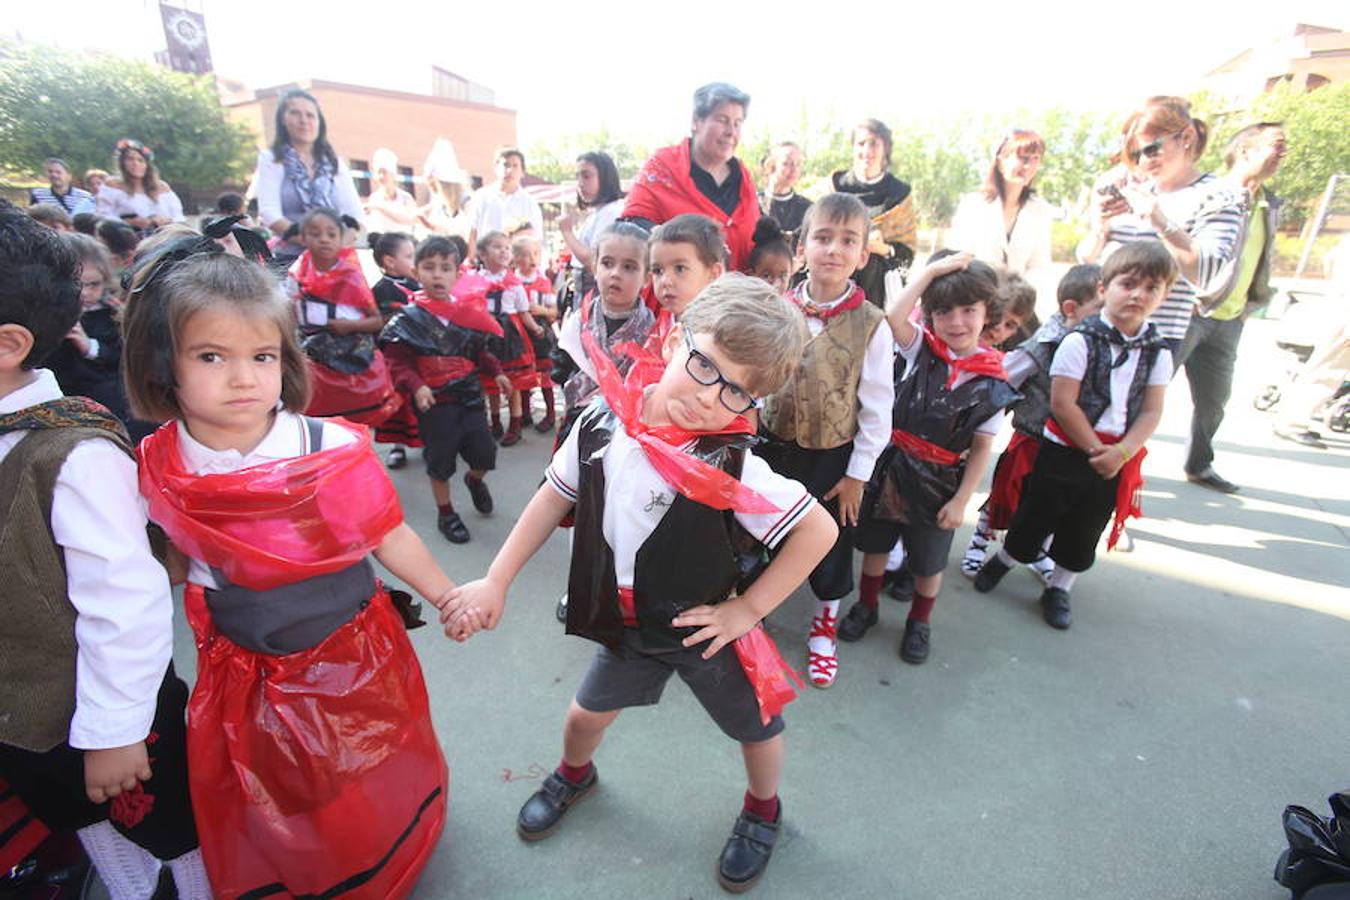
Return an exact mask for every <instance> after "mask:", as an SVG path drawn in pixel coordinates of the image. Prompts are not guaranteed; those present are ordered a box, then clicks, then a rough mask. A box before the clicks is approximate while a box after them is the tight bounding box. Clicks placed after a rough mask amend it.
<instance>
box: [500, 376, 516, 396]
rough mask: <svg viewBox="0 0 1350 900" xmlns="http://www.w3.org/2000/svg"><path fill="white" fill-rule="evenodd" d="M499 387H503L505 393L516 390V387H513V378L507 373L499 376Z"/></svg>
mask: <svg viewBox="0 0 1350 900" xmlns="http://www.w3.org/2000/svg"><path fill="white" fill-rule="evenodd" d="M497 387H499V388H501V391H502V393H503V394H508V395H509V394H510V393H511V391H512V390H514V388H512V387H511V379H509V378H507V377H506V376H505V375H498V376H497Z"/></svg>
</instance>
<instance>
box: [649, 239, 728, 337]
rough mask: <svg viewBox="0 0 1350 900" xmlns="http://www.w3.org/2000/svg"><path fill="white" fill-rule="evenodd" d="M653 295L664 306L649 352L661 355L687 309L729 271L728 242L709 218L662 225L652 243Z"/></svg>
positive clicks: (650, 257) (650, 245)
mask: <svg viewBox="0 0 1350 900" xmlns="http://www.w3.org/2000/svg"><path fill="white" fill-rule="evenodd" d="M647 255H648V258H649V260H650V269H651V277H652V295H653V296H654V297H655V299H656V302H657V303H658V304H660V306H661V313H660V315H659V316H658V317H657V322H656V328H655V330H654V331H653V332H652V335H651V338H650V339H649V340H648V342H647V343H648V349H651V350H653V351H654V352H658V353H659V352H660V346H661V342H662V341H664V340H665V339H666V336H667V335H668V334H670V332H671V330H672V329H674V327H675V323H676V322H678V321H679V319H680V314H681V313H683V312H684V310H685V307H687V306H688V305H689V304H690V303H692V302H694V298H695V297H697V296H698V295H699V293H700V292H701V291H702V290H703V289H704V288H705V287H707V286H708V285H710V284H712V283H713V282H714V281H716V280H717V279H718V278H720V277H721V276H722V273H723V272H724V271H726V258H727V242H726V238H725V237H724V236H723V234H722V229H721V227H720V226H719V225H718V224H717V223H716V222H714V221H713V220H712V219H710V218H708V217H707V216H703V215H699V214H698V213H685V214H684V215H680V216H675V217H674V218H673V219H671V220H669V221H668V222H665V223H663V224H661V225H658V226H657V227H656V228H655V229H654V230H653V231H652V236H651V240H650V242H649V243H648V252H647Z"/></svg>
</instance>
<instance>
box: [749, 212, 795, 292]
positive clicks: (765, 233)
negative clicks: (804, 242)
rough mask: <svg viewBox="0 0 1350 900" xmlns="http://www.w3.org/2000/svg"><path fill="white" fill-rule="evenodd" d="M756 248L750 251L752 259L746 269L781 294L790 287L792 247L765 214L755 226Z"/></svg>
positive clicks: (779, 229)
mask: <svg viewBox="0 0 1350 900" xmlns="http://www.w3.org/2000/svg"><path fill="white" fill-rule="evenodd" d="M753 240H754V244H755V246H754V249H753V250H751V251H750V260H749V261H748V262H747V263H746V271H747V272H749V273H750V274H751V275H753V276H755V277H756V278H759V279H762V280H763V281H767V282H768V283H769V285H770V286H771V287H772V288H774V290H776V291H778V292H779V293H780V294H781V293H783V292H784V291H786V290H787V288H788V277H789V276H790V275H791V274H792V263H793V254H792V247H791V246H790V245H789V244H788V242H787V238H786V237H785V236H784V235H783V229H782V228H779V227H778V223H777V222H775V221H774V220H773V219H772V218H770V217H769V216H764V217H762V218H761V219H760V220H759V224H758V225H756V226H755V235H754V238H753Z"/></svg>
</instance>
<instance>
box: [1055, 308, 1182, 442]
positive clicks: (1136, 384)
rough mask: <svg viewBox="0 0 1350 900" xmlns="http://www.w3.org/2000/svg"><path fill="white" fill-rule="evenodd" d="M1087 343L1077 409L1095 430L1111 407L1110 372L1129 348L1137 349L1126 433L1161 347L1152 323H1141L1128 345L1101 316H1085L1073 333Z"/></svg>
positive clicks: (1161, 342)
mask: <svg viewBox="0 0 1350 900" xmlns="http://www.w3.org/2000/svg"><path fill="white" fill-rule="evenodd" d="M1074 331H1076V332H1077V333H1079V334H1081V335H1082V336H1083V338H1084V340H1086V342H1087V368H1086V370H1085V371H1084V372H1083V381H1082V384H1081V385H1080V386H1079V388H1078V407H1079V409H1081V410H1083V415H1085V416H1087V420H1088V424H1089V425H1092V426H1093V427H1096V424H1097V420H1098V419H1099V418H1101V415H1102V413H1104V412H1106V409H1107V407H1109V406H1110V405H1111V371H1112V370H1113V369H1115V367H1116V366H1118V365H1120V364H1121V363H1123V362H1124V361H1125V356H1126V353H1127V352H1128V349H1129V347H1130V346H1138V347H1140V348H1141V352H1140V356H1139V365H1138V366H1137V367H1136V368H1135V370H1134V379H1133V380H1131V381H1130V392H1129V394H1128V396H1127V397H1126V401H1125V430H1126V431H1128V430H1129V428H1130V426H1131V425H1133V424H1134V420H1135V419H1136V418H1137V417H1138V416H1139V409H1140V407H1141V406H1142V405H1143V403H1144V388H1146V387H1147V386H1148V376H1149V373H1150V372H1152V371H1153V365H1154V363H1156V362H1157V360H1158V354H1159V353H1160V352H1162V350H1163V347H1164V346H1165V344H1164V342H1163V339H1162V338H1161V337H1159V336H1158V329H1156V328H1155V327H1154V326H1153V323H1152V322H1146V323H1144V328H1143V330H1142V332H1141V333H1140V334H1139V336H1138V337H1136V338H1135V339H1134V340H1132V341H1128V342H1127V339H1126V338H1125V337H1124V336H1123V335H1121V333H1120V332H1119V331H1117V330H1116V329H1115V328H1114V327H1113V326H1111V325H1108V324H1107V323H1106V322H1105V321H1104V320H1103V319H1102V317H1101V316H1089V317H1088V318H1087V319H1085V320H1084V321H1083V324H1081V325H1079V326H1078V327H1077V328H1075V329H1074Z"/></svg>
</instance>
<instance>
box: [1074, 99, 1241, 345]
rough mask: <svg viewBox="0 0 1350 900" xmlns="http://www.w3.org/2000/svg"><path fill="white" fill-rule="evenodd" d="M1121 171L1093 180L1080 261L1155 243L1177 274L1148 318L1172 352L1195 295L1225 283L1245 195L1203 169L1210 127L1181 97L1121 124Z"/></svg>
mask: <svg viewBox="0 0 1350 900" xmlns="http://www.w3.org/2000/svg"><path fill="white" fill-rule="evenodd" d="M1124 134H1125V143H1124V152H1123V159H1124V162H1125V165H1126V167H1127V168H1126V174H1124V175H1123V176H1122V175H1120V174H1117V173H1111V174H1109V175H1108V176H1107V177H1106V178H1105V179H1104V180H1103V181H1099V187H1098V194H1099V195H1100V196H1101V197H1102V201H1101V203H1100V204H1099V206H1098V208H1097V210H1096V214H1095V216H1094V219H1095V223H1094V226H1093V229H1092V231H1091V233H1089V234H1088V236H1087V237H1086V238H1084V240H1083V243H1082V244H1080V245H1079V248H1078V255H1079V257H1080V259H1082V261H1083V262H1097V261H1099V260H1101V259H1104V258H1105V257H1106V256H1108V255H1110V251H1111V250H1114V249H1115V248H1116V247H1117V246H1119V245H1121V244H1125V243H1128V242H1130V241H1138V240H1147V239H1153V240H1160V241H1162V244H1163V246H1164V247H1166V248H1167V252H1168V253H1170V254H1172V258H1173V259H1175V260H1176V261H1177V266H1178V267H1179V268H1180V270H1181V277H1180V278H1178V279H1177V280H1176V282H1174V283H1173V285H1172V290H1171V292H1170V293H1169V294H1168V295H1167V299H1166V300H1164V301H1163V304H1162V306H1161V307H1160V308H1159V309H1158V311H1157V312H1156V313H1154V314H1153V317H1152V319H1151V321H1152V322H1153V324H1154V325H1156V326H1157V328H1158V332H1159V333H1160V334H1161V335H1162V337H1163V339H1164V340H1166V341H1167V345H1168V348H1169V349H1170V350H1171V351H1172V353H1173V355H1174V356H1175V355H1176V351H1177V350H1179V349H1180V347H1181V342H1182V340H1183V339H1184V338H1185V337H1186V329H1187V327H1188V326H1189V325H1190V321H1191V309H1192V307H1193V306H1194V305H1195V301H1196V298H1197V296H1207V295H1208V294H1209V293H1210V292H1211V291H1212V290H1214V289H1215V288H1222V287H1223V286H1224V285H1225V284H1226V283H1227V278H1226V274H1227V270H1228V267H1230V266H1231V265H1233V264H1235V260H1236V257H1237V247H1238V245H1239V241H1238V238H1239V235H1240V232H1241V229H1242V227H1243V221H1244V216H1245V210H1246V198H1245V196H1244V195H1243V194H1242V193H1241V191H1240V189H1235V188H1234V187H1233V186H1232V185H1229V184H1227V183H1225V182H1222V181H1220V180H1219V179H1218V178H1216V177H1215V176H1214V175H1212V174H1209V173H1201V172H1200V171H1199V170H1198V169H1197V168H1196V165H1195V161H1196V159H1197V158H1199V156H1200V154H1202V153H1204V152H1205V142H1206V140H1207V139H1208V136H1209V129H1208V127H1207V126H1206V125H1205V123H1204V122H1201V121H1200V120H1198V119H1195V118H1193V117H1192V116H1191V108H1190V104H1189V103H1188V102H1187V101H1186V100H1185V99H1184V98H1181V97H1152V98H1150V99H1149V100H1148V101H1147V102H1146V103H1145V104H1144V107H1143V109H1141V110H1139V111H1138V112H1136V113H1134V114H1133V115H1131V116H1130V118H1129V119H1128V120H1127V121H1126V124H1125V129H1124Z"/></svg>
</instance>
